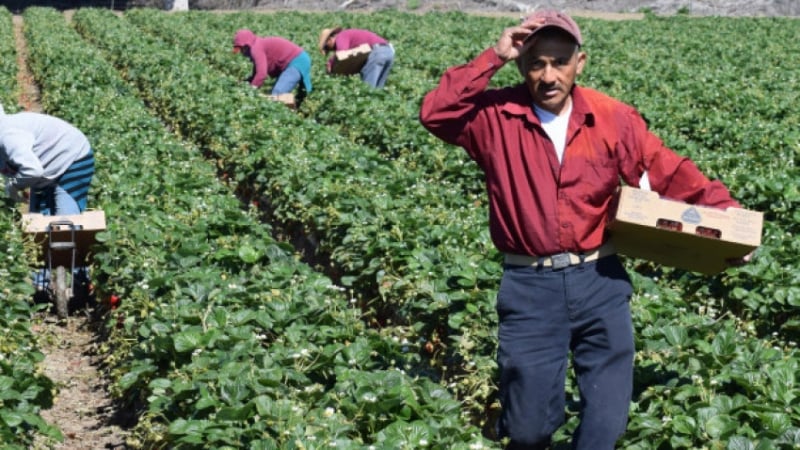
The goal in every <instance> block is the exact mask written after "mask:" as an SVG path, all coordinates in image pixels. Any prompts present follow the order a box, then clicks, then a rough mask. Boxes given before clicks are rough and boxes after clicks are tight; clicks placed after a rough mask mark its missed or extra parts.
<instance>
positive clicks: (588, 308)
mask: <svg viewBox="0 0 800 450" xmlns="http://www.w3.org/2000/svg"><path fill="white" fill-rule="evenodd" d="M582 43H583V41H582V37H581V32H580V29H579V28H578V25H577V24H576V23H575V22H574V21H573V20H572V19H571V18H570V17H569V16H567V15H565V14H563V13H560V12H556V11H539V12H536V13H534V14H532V15H530V16H529V17H527V18H526V19H524V20H523V22H522V23H521V24H520V25H519V26H514V27H510V28H507V29H505V30H504V31H503V33H502V34H501V36H500V38H499V39H498V41H497V43H496V44H495V46H494V47H492V48H489V49H487V50H485V51H484V52H482V53H481V54H480V55H478V56H477V57H476V58H475V59H473V60H472V61H470V62H468V63H467V64H464V65H460V66H456V67H452V68H450V69H448V70H447V71H446V72H445V73H444V75H443V76H442V78H441V81H440V83H439V85H438V86H437V87H436V88H435V89H434V90H433V91H431V92H430V93H428V94H427V95H426V96H425V99H424V100H423V103H422V108H421V111H420V120H421V122H422V124H423V125H424V126H425V127H426V128H427V129H428V130H429V131H430V132H431V133H433V134H434V135H436V136H437V137H439V138H441V139H443V140H444V141H446V142H449V143H451V144H455V145H458V146H461V147H463V148H464V149H465V150H466V151H467V153H468V154H469V156H470V157H471V158H472V159H473V160H475V162H476V163H477V164H478V165H479V166H480V167H481V169H482V170H483V172H484V174H485V183H486V190H487V193H488V197H489V224H490V232H491V237H492V240H493V242H494V244H495V246H496V247H497V248H498V249H499V250H500V251H501V252H503V253H504V258H505V261H504V262H505V264H504V272H503V278H502V280H501V283H500V288H499V291H498V296H497V313H498V319H499V329H498V341H499V346H498V353H497V361H498V366H499V377H500V379H499V385H500V390H499V396H500V401H501V404H502V414H501V417H500V419H499V420H498V423H497V431H498V435H499V436H500V437H503V438H508V440H509V442H510V443H509V445H508V447H507V448H509V449H539V448H546V447H547V446H548V445H549V444H550V441H551V436H552V434H553V433H554V432H555V431H556V429H557V428H558V427H559V426H560V425H561V424H562V423H563V421H564V407H565V388H564V385H565V377H566V370H567V367H568V354H569V353H570V352H572V357H573V365H574V370H575V373H576V377H577V382H578V387H579V389H580V395H581V411H580V418H581V421H580V425H579V426H578V428H577V430H576V431H575V433H574V436H573V448H575V449H582V450H610V449H613V448H614V445H615V442H616V441H617V439H618V438H619V437H620V436H621V435H622V433H624V431H625V428H626V424H627V419H628V404H629V402H630V400H631V392H632V386H633V357H634V341H633V326H632V320H631V313H630V308H629V300H630V296H631V294H632V291H633V289H632V286H631V282H630V278H629V277H628V274H627V272H626V271H625V269H624V267H623V265H622V264H621V262H620V260H619V259H618V257H617V256H616V254H615V251H614V248H613V246H612V245H611V244H610V243H609V242H608V236H607V234H606V233H605V226H606V222H607V220H608V214H609V204H610V203H611V201H612V197H613V196H614V193H615V191H616V190H617V189H618V187H619V186H620V179H622V180H623V181H624V182H625V183H627V184H628V185H632V186H638V185H639V183H640V180H641V178H642V176H643V175H644V174H645V173H647V175H648V177H649V183H650V185H651V187H652V189H653V190H655V191H657V192H658V193H659V194H661V195H663V196H666V197H670V198H673V199H678V200H682V201H686V202H689V203H693V204H700V205H705V206H713V207H720V208H726V207H729V206H734V207H737V206H739V205H738V203H737V202H736V201H735V200H734V199H732V198H731V195H730V194H729V192H728V190H727V188H726V187H725V186H724V185H723V184H722V183H720V182H719V181H710V180H709V179H708V178H706V177H705V176H704V175H703V174H702V173H701V172H700V171H699V170H698V168H697V167H696V166H695V164H694V163H692V161H690V160H689V159H688V158H685V157H682V156H679V155H678V154H676V153H675V152H674V151H672V150H670V149H669V148H667V147H665V146H664V144H663V143H662V141H661V140H660V139H659V138H658V137H656V136H655V135H654V134H652V133H651V132H650V131H648V129H647V124H646V123H645V121H644V120H643V119H642V117H641V116H640V115H639V113H638V112H637V111H636V110H635V109H634V108H633V107H631V106H628V105H626V104H624V103H621V102H620V101H617V100H615V99H613V98H610V97H608V96H606V95H604V94H602V93H600V92H597V91H595V90H592V89H589V88H586V87H582V86H578V85H576V84H575V80H576V77H577V76H578V75H579V74H580V73H581V71H582V70H583V68H584V65H585V64H586V54H585V53H584V52H583V51H581V45H582ZM509 61H515V63H516V64H517V67H518V69H519V71H520V73H521V75H522V76H523V78H524V83H520V84H518V85H515V86H510V87H504V88H499V89H487V86H488V84H489V81H490V79H491V78H492V76H493V75H494V74H495V73H497V72H498V70H500V68H501V67H502V66H503V65H504V64H505V63H507V62H509ZM746 259H749V255H748V257H746V258H744V259H743V260H741V261H737V262H736V263H737V264H740V263H744V262H745V260H746Z"/></svg>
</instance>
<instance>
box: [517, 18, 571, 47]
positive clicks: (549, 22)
mask: <svg viewBox="0 0 800 450" xmlns="http://www.w3.org/2000/svg"><path fill="white" fill-rule="evenodd" d="M528 20H544V24H543V25H541V26H539V27H538V28H536V29H535V30H533V33H531V34H530V35H529V36H528V37H526V38H525V41H526V42H527V41H528V40H530V39H532V38H533V36H535V35H536V33H538V32H539V31H541V30H544V29H546V28H558V29H560V30H562V31H565V32H566V33H568V34H569V35H570V36H572V38H573V39H575V42H577V43H578V45H583V38H582V37H581V29H580V28H579V27H578V24H577V23H575V21H574V20H572V17H570V16H568V15H567V14H565V13H563V12H560V11H553V10H540V11H536V12H535V13H533V14H531V15H529V16H528V17H526V18H525V19H524V20H523V22H526V21H528Z"/></svg>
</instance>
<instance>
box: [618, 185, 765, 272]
mask: <svg viewBox="0 0 800 450" xmlns="http://www.w3.org/2000/svg"><path fill="white" fill-rule="evenodd" d="M762 227H763V214H762V213H760V212H756V211H750V210H746V209H741V208H728V209H724V210H723V209H719V208H711V207H705V206H697V205H690V204H687V203H684V202H681V201H676V200H670V199H666V198H661V197H660V196H659V195H658V193H657V192H653V191H645V190H641V189H636V188H633V187H629V186H624V187H622V188H621V189H620V190H619V192H618V194H617V198H616V199H615V207H613V208H612V215H611V217H610V220H609V223H608V226H607V229H608V230H609V232H610V233H611V240H612V242H613V243H614V245H615V247H616V248H617V251H618V252H619V253H620V254H623V255H627V256H631V257H635V258H642V259H647V260H650V261H653V262H656V263H659V264H663V265H666V266H672V267H677V268H681V269H686V270H690V271H694V272H700V273H704V274H714V273H718V272H721V271H723V270H725V268H727V267H728V264H727V263H726V260H727V259H732V258H740V257H742V256H745V255H747V254H748V253H750V252H751V251H753V250H754V249H756V248H757V247H758V246H759V245H761V230H762Z"/></svg>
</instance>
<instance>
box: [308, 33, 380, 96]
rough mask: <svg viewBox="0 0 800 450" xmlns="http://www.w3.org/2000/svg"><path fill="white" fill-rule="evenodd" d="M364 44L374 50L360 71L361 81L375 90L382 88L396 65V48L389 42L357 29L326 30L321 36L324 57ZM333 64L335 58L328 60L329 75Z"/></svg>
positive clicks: (320, 48) (321, 49)
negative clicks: (330, 53)
mask: <svg viewBox="0 0 800 450" xmlns="http://www.w3.org/2000/svg"><path fill="white" fill-rule="evenodd" d="M363 44H368V45H369V46H370V47H372V50H371V51H370V52H369V56H368V57H367V60H366V62H365V63H364V65H363V66H362V67H361V69H360V72H359V74H360V75H361V80H362V81H364V82H365V83H367V84H368V85H370V86H372V87H374V88H382V87H384V86H385V85H386V79H387V78H389V72H390V71H391V70H392V66H393V65H394V46H392V44H390V43H389V41H387V40H386V39H384V38H382V37H381V36H378V35H377V34H375V33H373V32H372V31H368V30H360V29H356V28H350V29H342V28H341V27H337V28H325V29H324V30H322V32H321V33H320V35H319V50H320V51H321V52H322V54H323V55H326V54H328V52H331V51H333V52H338V51H342V50H351V49H354V48H356V47H359V46H361V45H363ZM333 62H334V58H331V59H329V60H328V63H327V72H328V73H331V69H332V67H333Z"/></svg>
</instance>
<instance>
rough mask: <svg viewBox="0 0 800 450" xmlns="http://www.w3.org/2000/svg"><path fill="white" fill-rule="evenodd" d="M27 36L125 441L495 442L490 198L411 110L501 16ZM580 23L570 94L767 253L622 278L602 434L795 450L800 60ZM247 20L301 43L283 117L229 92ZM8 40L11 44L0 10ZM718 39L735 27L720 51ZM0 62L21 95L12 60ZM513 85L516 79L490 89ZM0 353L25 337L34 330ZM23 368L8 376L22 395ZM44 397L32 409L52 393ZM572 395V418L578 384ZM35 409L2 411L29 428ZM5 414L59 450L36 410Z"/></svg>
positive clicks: (91, 29)
mask: <svg viewBox="0 0 800 450" xmlns="http://www.w3.org/2000/svg"><path fill="white" fill-rule="evenodd" d="M25 24H26V27H25V36H26V39H27V40H28V46H29V51H30V63H31V65H32V70H33V72H34V75H35V77H36V79H37V81H38V83H39V84H40V86H41V88H42V92H43V103H44V107H45V109H46V110H47V111H48V112H51V113H53V114H56V115H59V116H61V117H64V118H66V119H67V120H70V121H72V122H73V123H75V124H76V125H78V126H79V127H80V128H82V129H83V130H84V131H86V133H87V135H89V136H90V138H91V140H92V142H93V143H94V145H95V147H96V149H95V150H96V153H97V154H98V156H97V159H98V175H97V181H96V183H95V186H96V187H95V188H94V190H93V200H94V204H95V205H97V206H98V207H101V208H103V209H104V210H105V211H106V214H107V216H108V217H109V230H108V232H107V233H104V234H103V235H102V240H103V242H102V244H101V245H100V246H99V248H98V249H97V255H96V268H95V278H96V284H97V285H98V288H99V289H100V290H101V296H102V295H108V294H110V293H115V294H118V295H120V296H121V297H122V298H123V303H122V307H121V308H119V309H118V310H116V311H115V312H114V313H113V315H112V316H110V317H109V331H110V333H111V339H110V340H109V342H108V345H107V348H106V352H107V362H108V365H109V367H110V368H111V375H112V377H113V378H114V381H115V384H114V386H115V395H116V396H117V398H118V399H119V402H120V404H121V405H123V406H124V407H128V408H134V409H136V410H137V411H138V412H139V414H140V420H139V423H138V425H137V427H136V430H135V432H136V433H135V440H136V442H134V444H137V443H138V445H141V446H143V447H147V448H159V447H182V446H183V447H186V448H190V447H193V446H199V445H200V444H201V443H203V444H205V445H211V446H214V447H222V448H224V447H226V446H229V447H231V448H236V447H241V446H247V447H250V448H293V447H295V448H318V447H324V446H328V445H330V444H332V443H335V444H336V445H337V446H338V447H340V448H341V447H344V448H362V447H365V446H370V445H371V446H374V447H375V448H420V447H422V446H428V447H430V448H466V447H469V446H472V447H473V448H476V447H481V446H483V447H492V446H494V445H497V444H495V443H491V442H489V441H487V440H485V439H483V438H482V437H481V429H483V431H484V432H485V433H486V434H488V435H491V432H490V431H489V429H490V425H491V421H492V417H493V416H494V415H495V414H496V412H497V405H496V403H495V401H494V392H495V381H496V380H495V379H494V370H495V364H494V360H493V352H494V345H495V340H494V328H495V325H496V318H495V316H494V310H493V308H494V295H495V292H496V283H497V280H498V279H499V275H500V271H501V268H500V264H499V255H497V253H496V251H495V250H494V249H493V248H492V246H491V242H490V241H489V239H488V232H487V231H486V228H487V227H486V220H485V215H486V214H485V201H484V199H483V196H484V194H483V192H482V183H481V180H480V175H479V174H478V172H477V170H476V168H475V167H474V164H472V163H470V162H469V161H468V159H467V157H466V156H465V155H464V154H463V152H461V151H459V150H458V149H455V148H452V147H449V146H446V145H444V144H442V143H440V142H438V141H436V140H435V139H434V138H432V137H431V136H430V135H428V134H427V133H426V132H425V131H424V130H423V129H422V128H421V126H420V125H419V124H418V122H417V120H416V114H417V111H418V106H419V101H420V100H421V97H422V95H424V93H425V92H426V91H427V90H429V89H430V88H432V87H433V86H434V84H435V83H436V81H437V77H438V75H439V74H440V73H441V71H442V70H443V69H444V68H445V67H447V66H449V65H453V64H458V63H462V62H465V61H466V60H467V59H468V58H469V57H470V56H472V55H474V54H476V53H477V52H479V51H480V50H482V49H483V47H486V46H489V45H491V44H492V43H493V42H494V39H496V36H497V34H498V33H499V31H500V30H501V29H502V27H504V26H506V25H507V24H506V23H505V22H504V20H503V19H491V18H476V17H468V16H465V15H461V14H454V13H448V14H429V15H425V16H416V15H407V14H400V13H391V12H388V13H381V14H373V15H346V14H344V13H341V14H338V13H337V14H324V15H322V14H298V13H281V14H276V15H254V14H252V13H249V14H244V13H242V14H226V15H216V14H210V13H201V12H189V13H185V14H164V13H162V12H159V11H154V10H135V11H129V12H128V13H126V15H125V17H124V18H119V17H117V16H115V15H113V14H112V13H110V12H109V11H105V10H93V9H83V10H79V11H77V12H76V14H75V15H74V17H73V22H72V23H71V24H70V23H67V22H66V21H65V20H64V19H63V17H62V16H61V15H60V14H58V13H57V12H55V11H53V10H48V9H36V8H34V9H29V10H27V11H26V13H25ZM332 24H345V25H346V26H356V27H368V28H372V29H375V30H376V31H379V32H381V34H384V35H387V36H388V37H389V38H390V39H391V40H392V41H393V43H394V44H395V46H396V48H397V49H398V64H397V67H396V69H395V70H394V72H393V74H392V75H391V77H390V81H389V86H388V88H387V89H385V90H383V91H373V90H369V89H368V88H366V87H365V86H363V85H362V84H361V83H360V82H359V81H358V80H356V79H353V78H340V77H326V76H325V75H324V74H323V73H322V64H321V58H319V57H317V56H315V55H316V54H314V53H313V49H314V45H315V41H316V36H317V33H318V29H319V28H321V27H322V26H329V25H332ZM581 26H582V27H583V29H584V34H585V35H586V40H587V51H588V52H589V55H590V64H589V66H588V67H587V71H586V72H585V73H584V76H583V78H582V79H583V82H584V83H585V84H587V85H591V86H594V87H598V88H601V89H603V90H606V91H608V92H609V93H611V94H613V95H616V96H618V97H620V98H622V99H624V100H626V101H628V102H631V103H634V104H636V105H637V106H639V107H640V108H641V109H642V111H643V112H644V114H645V116H646V117H647V118H648V119H649V121H650V123H651V126H652V127H653V128H654V129H655V130H656V132H657V133H658V134H660V135H661V136H662V137H663V138H664V139H665V140H666V141H667V142H668V143H669V144H670V145H671V146H673V147H674V148H675V149H676V150H678V151H679V152H682V153H685V154H687V155H689V156H691V157H692V158H693V159H695V161H697V162H698V164H699V165H700V166H701V168H702V169H703V170H704V171H706V172H707V173H709V174H711V175H712V176H715V177H720V178H722V179H723V180H724V181H725V182H726V183H727V184H728V185H729V186H730V187H731V188H732V191H733V193H734V195H735V196H736V197H737V198H739V199H741V200H742V202H743V203H744V204H745V206H746V207H749V208H753V209H758V210H762V211H765V212H766V213H767V218H768V223H767V226H766V230H765V236H764V241H765V245H764V247H763V248H762V249H761V250H760V254H759V258H758V259H757V260H756V262H755V263H754V264H752V265H750V266H748V267H745V268H742V269H737V270H729V271H727V272H726V273H723V274H720V275H718V276H714V277H700V276H697V275H694V274H690V273H685V272H682V271H678V270H672V269H669V268H660V267H656V266H654V265H652V264H649V263H646V262H643V261H634V260H630V261H627V264H628V267H629V268H630V269H631V271H632V275H633V278H634V282H635V285H636V287H637V294H636V297H635V299H634V304H633V307H634V314H635V317H634V320H635V325H636V331H637V348H638V354H637V369H636V386H635V396H634V405H633V412H632V416H631V422H630V426H629V429H628V432H627V433H626V435H625V436H624V437H623V442H621V445H622V446H623V447H625V448H642V449H644V448H654V447H659V448H695V447H701V446H709V447H713V448H725V447H726V446H727V447H728V448H792V447H793V446H794V445H797V444H798V442H800V429H799V428H798V426H797V424H798V423H800V408H798V406H796V405H795V404H796V402H795V401H793V400H794V399H796V398H798V397H800V385H798V380H796V375H795V374H796V373H797V369H798V367H797V366H798V361H799V357H798V352H797V349H796V344H795V342H796V340H797V338H798V335H800V332H799V330H800V321H798V319H797V307H798V305H800V288H798V287H797V286H798V285H799V284H798V283H797V276H798V275H797V271H796V270H795V269H796V266H797V263H796V261H795V259H794V255H795V254H796V253H797V250H798V249H797V246H798V243H797V240H796V239H794V238H793V235H794V233H796V232H797V229H796V228H797V223H799V222H798V219H800V217H798V216H797V214H798V213H797V205H798V202H800V193H799V192H798V188H797V183H796V180H797V175H798V169H797V162H798V159H800V131H798V130H800V127H798V123H797V122H798V118H797V116H796V115H793V114H792V108H793V105H794V104H795V103H796V101H797V95H798V94H797V92H798V90H797V87H798V86H797V84H798V75H799V73H798V72H800V69H798V68H797V67H794V66H782V64H784V63H783V62H782V61H786V60H787V59H786V58H789V59H788V60H792V59H791V58H792V57H795V58H796V57H797V56H800V55H797V54H795V55H791V52H795V53H797V52H798V49H795V48H791V47H784V46H782V45H781V42H788V41H789V40H788V39H789V38H790V37H791V36H793V35H794V34H796V32H797V30H798V28H800V24H799V23H798V22H797V21H791V20H781V19H743V20H721V19H688V18H672V19H655V18H649V19H648V20H646V21H644V22H621V23H616V22H614V23H611V22H602V21H592V20H582V21H581ZM240 27H249V28H251V29H253V30H254V31H256V32H257V33H261V34H267V33H269V34H279V35H283V36H286V37H289V38H291V39H293V40H295V41H296V42H299V43H301V44H302V45H304V46H305V47H306V48H307V49H310V50H312V55H314V56H312V58H314V60H315V65H314V74H313V75H314V77H315V78H314V84H315V91H314V92H313V93H312V95H311V96H309V98H308V100H307V101H306V102H305V103H304V104H303V107H302V108H301V110H300V111H298V112H292V111H290V110H288V109H285V108H283V107H282V106H280V105H278V104H275V103H271V102H268V101H266V100H265V99H264V98H263V97H261V95H260V94H259V93H258V92H257V91H253V90H252V89H250V88H248V87H247V86H246V85H244V84H243V83H241V81H240V80H241V79H243V78H244V77H245V76H246V75H247V74H248V73H249V67H248V65H247V63H246V61H244V60H243V59H242V58H238V59H237V58H234V56H235V55H232V54H231V53H230V38H231V36H232V33H233V31H234V30H236V29H237V28H240ZM0 30H3V32H4V33H8V32H9V31H8V30H10V18H8V17H7V16H6V18H4V19H3V24H2V25H0ZM198 30H202V33H199V32H198ZM463 30H469V31H470V33H469V34H465V33H464V32H463ZM781 34H785V36H783V38H785V39H787V40H782V38H781V36H779V35H781ZM720 35H721V36H744V37H741V38H739V39H737V40H735V41H729V40H726V41H721V40H719V39H714V38H712V37H713V36H720ZM699 43H702V45H700V44H699ZM0 52H3V55H4V56H5V55H10V54H12V53H13V48H11V49H8V48H7V49H5V50H4V49H2V48H0ZM7 60H8V58H3V61H4V62H5V61H7ZM0 69H2V70H3V71H4V73H5V74H6V75H3V76H2V77H3V78H5V79H6V80H13V71H14V70H15V68H13V67H8V68H6V67H0ZM516 79H517V75H516V74H515V73H514V71H513V70H512V69H511V68H510V67H509V68H505V69H503V71H502V72H501V73H500V74H498V77H497V80H496V81H497V82H498V83H511V82H515V80H516ZM9 82H11V81H9ZM9 100H10V99H9V96H7V97H5V98H4V102H7V103H5V104H9V103H8V101H9ZM12 103H13V102H12ZM9 109H10V108H9ZM165 124H166V125H167V127H165V126H164V125H165ZM234 194H235V196H234ZM5 213H6V215H5V216H6V217H7V218H8V222H9V223H8V224H7V228H8V232H7V234H9V236H10V238H9V239H7V240H6V241H7V243H6V244H5V245H9V246H11V248H10V250H9V251H12V250H13V251H14V253H8V254H11V255H16V257H15V258H13V259H14V261H16V263H15V264H16V267H17V269H15V270H16V271H14V272H12V275H13V277H12V278H9V279H15V280H16V284H15V285H14V286H17V288H15V289H14V290H13V291H10V292H12V294H13V295H14V296H16V298H18V299H23V300H24V298H25V296H26V295H29V294H30V292H29V291H30V289H29V287H28V286H27V285H26V284H25V276H26V275H25V272H26V266H25V264H24V261H25V258H24V257H23V252H22V243H21V242H22V241H21V238H20V236H19V235H18V233H17V232H15V231H14V226H13V224H12V223H11V219H13V217H14V215H13V212H12V210H11V209H8V211H5ZM15 233H16V234H15ZM15 243H16V244H15ZM296 250H297V253H296ZM12 294H10V295H12ZM22 304H23V305H25V302H24V301H23V302H22ZM27 308H29V307H27ZM29 313H30V310H29V309H22V310H18V311H17V313H16V314H17V315H18V318H17V320H19V317H24V315H25V314H29ZM23 323H24V322H23ZM118 323H119V324H120V325H119V326H117V325H116V324H118ZM15 339H17V341H16V342H19V343H20V344H19V345H23V346H34V347H35V340H34V338H33V337H32V336H31V335H30V334H29V333H28V334H26V333H24V332H21V334H19V335H18V336H17V337H15ZM34 365H35V361H31V363H30V366H31V367H33V366H34ZM31 370H33V369H31ZM9 373H14V372H9ZM17 377H18V375H16V374H14V375H9V381H10V382H15V383H20V382H21V381H22V380H23V379H26V378H24V372H22V375H21V376H20V378H17ZM29 378H30V377H29ZM29 378H28V379H29ZM37 389H39V391H40V392H49V391H48V388H47V380H46V379H44V380H41V379H40V382H39V384H38V385H37ZM568 395H569V396H570V399H572V400H575V401H577V391H576V389H575V387H574V386H573V385H572V379H570V380H569V386H568ZM42 397H44V395H39V397H38V398H37V399H36V400H37V401H36V402H30V401H29V402H21V401H20V402H16V403H14V405H17V406H14V407H12V408H11V409H10V411H11V412H14V413H15V414H16V413H17V412H18V410H20V408H23V406H24V407H26V408H28V409H27V410H24V409H22V410H21V411H23V412H28V411H33V412H35V410H36V407H46V404H47V399H45V398H42ZM23 403H25V404H24V405H23ZM7 405H11V403H4V404H3V406H2V408H3V409H0V411H3V412H5V411H7V410H9V408H8V406H7ZM567 414H568V415H569V420H568V422H567V424H566V425H565V427H564V428H563V429H562V430H561V431H560V433H559V436H557V440H558V441H565V440H567V439H568V434H569V432H570V431H571V430H572V429H573V428H574V426H575V424H576V421H577V418H576V417H575V407H574V405H573V404H571V405H570V406H569V408H568V410H567ZM4 416H5V414H0V418H4ZM6 423H7V425H8V428H7V429H8V430H10V432H12V431H19V430H32V432H34V433H35V432H38V433H50V434H51V435H53V436H55V435H56V433H55V432H54V431H53V430H51V429H50V428H48V427H46V426H45V425H44V424H37V423H36V418H35V414H34V416H33V417H30V415H29V416H26V418H25V419H22V420H18V421H16V422H13V423H11V424H8V422H7V421H6ZM0 430H3V428H0ZM19 436H22V437H16V438H14V439H16V440H17V442H21V444H22V443H25V442H27V441H25V439H29V438H30V436H31V434H30V433H29V434H27V435H26V434H22V435H19ZM19 439H22V441H20V440H19Z"/></svg>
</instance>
